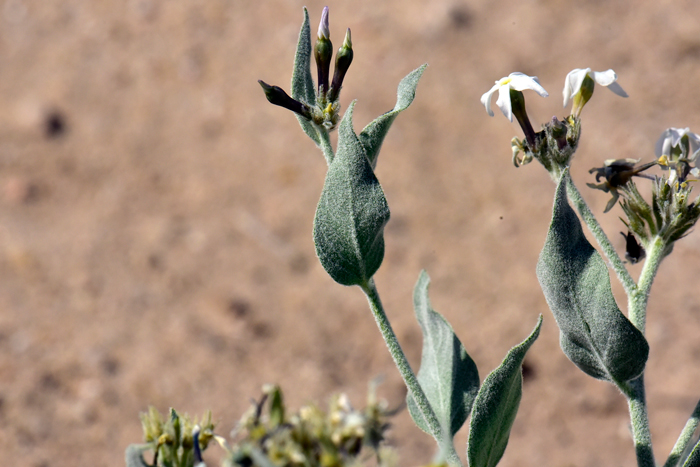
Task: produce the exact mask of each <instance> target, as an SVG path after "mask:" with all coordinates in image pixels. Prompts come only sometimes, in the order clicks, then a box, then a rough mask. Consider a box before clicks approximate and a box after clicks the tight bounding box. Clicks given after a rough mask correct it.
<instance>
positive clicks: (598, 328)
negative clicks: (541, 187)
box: [537, 177, 649, 384]
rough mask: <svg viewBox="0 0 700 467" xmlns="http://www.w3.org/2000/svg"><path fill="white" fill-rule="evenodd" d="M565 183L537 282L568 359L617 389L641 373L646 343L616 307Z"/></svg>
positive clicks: (603, 269)
mask: <svg viewBox="0 0 700 467" xmlns="http://www.w3.org/2000/svg"><path fill="white" fill-rule="evenodd" d="M566 179H567V177H562V178H561V181H560V183H559V186H558V187H557V192H556V196H555V200H554V210H553V215H552V223H551V225H550V228H549V233H548V234H547V240H546V241H545V245H544V248H543V249H542V253H541V254H540V259H539V262H538V263H537V277H538V279H539V281H540V285H541V287H542V291H543V292H544V296H545V299H546V300H547V303H548V304H549V308H550V309H551V310H552V313H553V314H554V318H555V319H556V320H557V324H558V325H559V330H560V345H561V348H562V350H563V351H564V353H565V354H566V355H567V357H569V359H571V361H572V362H574V363H575V364H576V366H578V367H579V368H580V369H581V370H582V371H584V372H585V373H587V374H589V375H590V376H593V377H594V378H598V379H604V380H607V381H611V382H615V383H616V384H619V383H621V382H624V381H629V380H631V379H634V378H636V377H637V376H639V375H640V374H641V373H642V372H643V371H644V366H645V365H646V361H647V357H648V355H649V344H647V341H646V339H645V338H644V335H643V334H642V333H641V332H640V331H639V330H638V329H637V328H636V327H634V325H633V324H632V323H631V322H630V321H629V320H628V319H627V318H626V317H625V315H623V314H622V312H621V311H620V309H619V308H618V307H617V304H616V303H615V297H613V294H612V291H611V289H610V276H609V275H608V268H607V267H606V265H605V263H604V262H603V259H602V258H601V257H600V255H599V254H598V252H597V251H596V250H595V249H594V248H593V247H592V246H591V244H590V243H589V242H588V240H586V237H585V236H584V234H583V230H582V229H581V223H580V222H579V220H578V217H577V216H576V213H574V211H573V209H571V207H570V206H569V203H568V201H567V198H566Z"/></svg>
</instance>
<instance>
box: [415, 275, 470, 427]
mask: <svg viewBox="0 0 700 467" xmlns="http://www.w3.org/2000/svg"><path fill="white" fill-rule="evenodd" d="M429 285H430V277H428V274H427V273H426V272H425V271H421V273H420V277H419V278H418V282H417V283H416V287H415V289H414V291H413V307H414V309H415V312H416V318H417V319H418V324H420V327H421V330H422V331H423V356H422V358H421V365H420V371H418V382H419V383H420V385H421V387H422V388H423V391H424V392H425V395H426V396H427V397H428V401H429V402H430V405H431V407H432V408H433V411H434V412H435V415H436V416H437V418H438V421H439V422H440V425H441V426H443V427H449V429H450V435H451V436H454V434H455V433H457V431H459V429H460V428H461V427H462V425H463V424H464V422H465V420H466V419H467V416H468V415H469V412H471V409H472V404H473V403H474V398H475V397H476V393H477V392H478V391H479V372H478V370H477V368H476V364H475V363H474V361H473V360H472V359H471V357H469V355H468V354H467V352H466V350H464V347H463V346H462V343H461V342H460V341H459V339H457V336H456V335H455V333H454V331H453V330H452V326H450V324H449V323H448V322H447V321H446V320H445V318H443V317H442V316H441V315H440V314H439V313H437V312H436V311H434V310H433V309H432V308H431V306H430V300H429V298H428V286H429ZM406 403H407V405H408V411H409V413H410V414H411V418H413V421H414V422H415V423H416V425H418V427H419V428H420V429H421V430H423V431H425V432H426V433H428V434H431V435H433V437H435V433H431V432H430V429H429V426H428V424H427V422H426V421H425V419H424V417H423V415H422V414H421V412H420V409H419V407H418V405H417V404H416V402H415V400H414V399H413V397H412V396H411V395H410V393H409V395H408V396H407V397H406ZM450 440H451V437H450Z"/></svg>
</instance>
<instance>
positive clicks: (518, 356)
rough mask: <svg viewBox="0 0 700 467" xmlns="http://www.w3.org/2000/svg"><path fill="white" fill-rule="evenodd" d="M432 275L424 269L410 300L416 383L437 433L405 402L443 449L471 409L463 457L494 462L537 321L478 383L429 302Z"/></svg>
mask: <svg viewBox="0 0 700 467" xmlns="http://www.w3.org/2000/svg"><path fill="white" fill-rule="evenodd" d="M429 284H430V278H429V277H428V274H427V273H426V272H425V271H423V272H421V275H420V277H419V278H418V283H417V284H416V287H415V290H414V295H413V303H414V308H415V312H416V318H417V319H418V323H419V324H420V326H421V330H422V331H423V354H422V358H421V366H420V371H419V372H418V376H417V377H418V382H419V383H420V385H421V387H422V389H423V391H424V392H425V394H426V397H427V398H428V402H429V403H430V407H431V408H432V412H433V413H434V415H435V416H436V417H437V419H438V420H437V421H438V424H439V426H441V427H442V431H441V432H440V433H435V432H433V431H432V430H431V429H430V423H428V421H427V417H428V416H430V414H426V413H424V412H423V411H422V410H421V408H420V407H419V406H418V404H417V403H416V401H415V399H414V398H413V396H412V395H411V394H409V395H408V396H407V399H406V402H407V405H408V410H409V413H410V414H411V417H412V418H413V420H414V422H415V423H416V425H418V427H419V428H421V429H422V430H423V431H425V432H426V433H429V434H431V435H432V436H433V437H434V438H435V439H436V440H437V441H438V443H439V444H440V446H441V447H443V449H445V448H446V447H449V448H453V438H454V435H455V434H456V433H457V431H459V429H460V428H461V427H462V425H463V424H464V422H465V421H466V419H467V417H468V416H469V414H470V413H471V414H472V418H471V422H470V431H469V442H468V448H467V457H468V460H469V465H470V466H471V467H493V466H495V465H496V464H497V463H498V461H499V460H500V459H501V457H502V456H503V452H504V451H505V448H506V445H507V444H508V437H509V435H510V429H511V427H512V425H513V421H514V420H515V415H516V413H517V411H518V407H519V405H520V398H521V396H522V371H521V366H522V363H523V359H524V358H525V353H526V352H527V351H528V349H529V348H530V346H531V345H532V344H533V343H534V341H535V339H537V336H538V335H539V331H540V327H541V325H542V317H541V316H540V318H539V320H538V322H537V326H536V327H535V329H534V331H533V332H532V334H530V336H529V337H528V338H527V339H526V340H525V341H524V342H522V343H521V344H519V345H517V346H516V347H513V348H512V349H511V350H510V352H508V355H506V358H505V359H504V361H503V363H502V364H501V365H500V366H499V367H498V368H496V369H495V370H494V371H493V372H491V374H489V375H488V376H487V377H486V379H485V380H484V384H483V385H482V386H481V388H479V373H478V370H477V368H476V364H475V363H474V361H473V360H472V359H471V358H470V357H469V355H468V354H467V352H466V350H465V349H464V347H463V346H462V343H461V342H460V341H459V339H458V338H457V336H456V335H455V333H454V331H453V330H452V327H451V326H450V324H449V323H448V322H447V321H446V320H445V318H443V317H442V316H441V315H440V314H439V313H437V312H436V311H434V310H433V309H432V308H431V306H430V301H429V299H428V285H429Z"/></svg>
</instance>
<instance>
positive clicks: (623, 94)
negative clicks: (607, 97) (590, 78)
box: [608, 83, 629, 97]
mask: <svg viewBox="0 0 700 467" xmlns="http://www.w3.org/2000/svg"><path fill="white" fill-rule="evenodd" d="M608 89H610V90H611V91H612V92H614V93H615V94H617V95H618V96H620V97H629V96H628V95H627V93H626V92H625V90H624V89H622V86H620V85H619V84H617V83H610V84H608Z"/></svg>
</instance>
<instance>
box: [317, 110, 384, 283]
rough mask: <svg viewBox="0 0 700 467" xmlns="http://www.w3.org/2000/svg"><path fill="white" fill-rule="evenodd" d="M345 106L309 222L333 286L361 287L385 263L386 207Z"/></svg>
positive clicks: (350, 115) (380, 189)
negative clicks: (335, 148) (335, 149)
mask: <svg viewBox="0 0 700 467" xmlns="http://www.w3.org/2000/svg"><path fill="white" fill-rule="evenodd" d="M354 106H355V103H354V102H353V103H352V104H350V107H349V108H348V110H347V112H345V115H344V116H343V120H342V121H341V122H340V128H339V130H338V154H337V155H336V157H335V159H333V162H332V163H331V165H330V167H329V168H328V173H327V175H326V182H325V184H324V186H323V192H322V193H321V199H320V200H319V202H318V207H317V208H316V217H315V218H314V243H315V244H316V254H317V255H318V258H319V260H320V261H321V264H322V265H323V267H324V268H325V270H326V271H327V272H328V274H330V275H331V277H332V278H333V279H334V280H335V281H336V282H338V283H340V284H343V285H361V284H366V283H367V281H368V280H369V279H370V278H371V277H372V276H373V275H374V273H375V272H376V271H377V269H379V266H380V265H381V264H382V260H383V259H384V226H385V225H386V223H387V222H388V221H389V206H388V204H387V202H386V198H385V197H384V192H383V191H382V187H381V186H380V185H379V181H378V180H377V177H376V176H375V175H374V171H373V170H372V167H371V166H370V165H369V161H368V159H367V155H366V153H365V150H364V148H363V146H362V143H360V140H359V139H358V138H357V135H356V134H355V131H354V130H353V128H352V111H353V108H354Z"/></svg>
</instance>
